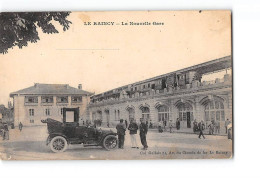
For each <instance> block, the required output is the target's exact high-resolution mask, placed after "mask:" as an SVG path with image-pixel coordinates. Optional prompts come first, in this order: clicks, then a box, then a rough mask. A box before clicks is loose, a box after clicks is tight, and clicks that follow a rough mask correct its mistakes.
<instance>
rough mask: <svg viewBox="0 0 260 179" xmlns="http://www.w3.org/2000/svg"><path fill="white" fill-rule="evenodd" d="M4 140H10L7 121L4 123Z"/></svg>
mask: <svg viewBox="0 0 260 179" xmlns="http://www.w3.org/2000/svg"><path fill="white" fill-rule="evenodd" d="M3 140H9V129H8V125H7V123H4V134H3Z"/></svg>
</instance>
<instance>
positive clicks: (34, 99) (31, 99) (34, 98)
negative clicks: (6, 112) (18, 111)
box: [25, 96, 38, 103]
mask: <svg viewBox="0 0 260 179" xmlns="http://www.w3.org/2000/svg"><path fill="white" fill-rule="evenodd" d="M25 103H38V96H25Z"/></svg>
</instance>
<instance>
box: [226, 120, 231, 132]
mask: <svg viewBox="0 0 260 179" xmlns="http://www.w3.org/2000/svg"><path fill="white" fill-rule="evenodd" d="M229 124H230V121H229V119H227V120H226V121H225V128H226V134H227V131H228V127H227V126H228V125H229Z"/></svg>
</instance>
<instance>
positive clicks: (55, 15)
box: [0, 12, 71, 54]
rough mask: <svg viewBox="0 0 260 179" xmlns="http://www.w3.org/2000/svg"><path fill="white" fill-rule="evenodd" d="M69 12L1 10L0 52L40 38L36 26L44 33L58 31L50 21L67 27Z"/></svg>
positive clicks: (65, 28)
mask: <svg viewBox="0 0 260 179" xmlns="http://www.w3.org/2000/svg"><path fill="white" fill-rule="evenodd" d="M69 14H70V12H14V13H13V12H12V13H11V12H2V13H0V53H3V54H5V53H8V49H10V48H13V47H14V46H18V47H19V48H20V49H21V48H22V47H23V46H27V45H28V42H31V43H36V42H37V41H38V40H40V38H39V36H38V32H37V26H38V27H40V28H41V29H42V31H43V32H44V33H48V34H52V33H59V32H58V30H57V29H56V28H55V26H54V25H53V24H52V21H57V22H59V24H60V25H61V26H63V31H66V30H68V29H69V25H70V24H71V22H70V21H69V20H67V17H68V16H69Z"/></svg>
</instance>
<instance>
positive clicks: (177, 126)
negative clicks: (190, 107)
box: [176, 118, 181, 130]
mask: <svg viewBox="0 0 260 179" xmlns="http://www.w3.org/2000/svg"><path fill="white" fill-rule="evenodd" d="M180 127H181V123H180V120H179V118H177V121H176V128H177V130H180Z"/></svg>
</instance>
